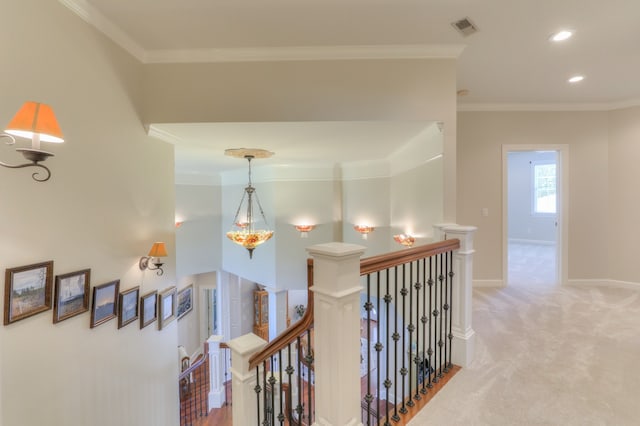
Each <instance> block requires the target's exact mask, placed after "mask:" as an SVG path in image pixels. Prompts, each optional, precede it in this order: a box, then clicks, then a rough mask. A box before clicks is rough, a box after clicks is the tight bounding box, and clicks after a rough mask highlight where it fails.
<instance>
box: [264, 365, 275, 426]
mask: <svg viewBox="0 0 640 426" xmlns="http://www.w3.org/2000/svg"><path fill="white" fill-rule="evenodd" d="M262 387H263V388H264V393H263V395H262V396H263V398H264V420H263V421H262V424H263V426H268V425H269V409H270V407H269V395H268V393H269V392H267V391H268V390H269V388H268V387H267V360H266V359H265V360H264V361H263V362H262ZM271 393H273V392H271Z"/></svg>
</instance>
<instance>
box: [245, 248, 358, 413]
mask: <svg viewBox="0 0 640 426" xmlns="http://www.w3.org/2000/svg"><path fill="white" fill-rule="evenodd" d="M364 250H365V247H362V246H358V245H355V244H344V243H327V244H319V245H315V246H312V247H309V248H307V251H308V252H309V254H310V255H311V256H312V257H313V275H314V279H313V287H311V290H312V291H313V297H314V339H315V344H314V347H315V352H314V369H315V383H316V395H315V404H316V412H315V414H316V420H315V424H316V425H321V426H346V425H349V426H351V425H361V424H362V423H361V422H360V416H361V408H360V292H361V290H362V286H361V285H360V256H361V255H362V254H363V253H364ZM234 399H235V394H234ZM234 407H235V400H234ZM234 415H235V414H234Z"/></svg>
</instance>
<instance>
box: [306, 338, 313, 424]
mask: <svg viewBox="0 0 640 426" xmlns="http://www.w3.org/2000/svg"><path fill="white" fill-rule="evenodd" d="M305 361H307V402H308V403H309V416H308V418H307V420H308V421H309V424H310V425H311V424H312V423H313V406H312V404H311V392H313V390H312V389H311V382H312V379H311V375H312V374H313V369H312V368H311V366H312V365H313V354H312V352H311V329H308V330H307V356H306V358H305Z"/></svg>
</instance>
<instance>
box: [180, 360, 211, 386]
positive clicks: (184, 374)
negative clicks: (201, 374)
mask: <svg viewBox="0 0 640 426" xmlns="http://www.w3.org/2000/svg"><path fill="white" fill-rule="evenodd" d="M206 359H207V357H206V356H202V355H201V356H199V357H198V359H196V361H195V362H194V363H193V364H191V365H190V366H189V368H187V369H186V370H184V371H183V372H182V373H180V376H179V377H178V382H179V381H180V380H182V379H185V378H187V377H188V376H189V374H191V373H193V372H194V371H195V370H197V369H198V367H200V366H201V365H203V364H204V363H205V361H206Z"/></svg>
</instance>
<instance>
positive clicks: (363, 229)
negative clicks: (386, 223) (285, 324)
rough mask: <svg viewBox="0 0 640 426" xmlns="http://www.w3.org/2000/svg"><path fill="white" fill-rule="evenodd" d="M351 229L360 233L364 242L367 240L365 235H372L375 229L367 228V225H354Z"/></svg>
mask: <svg viewBox="0 0 640 426" xmlns="http://www.w3.org/2000/svg"><path fill="white" fill-rule="evenodd" d="M353 229H355V230H356V231H358V232H359V233H361V234H362V239H363V240H366V239H367V235H369V234H370V233H372V232H373V230H374V229H376V228H374V227H373V226H369V225H355V226H354V227H353Z"/></svg>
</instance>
